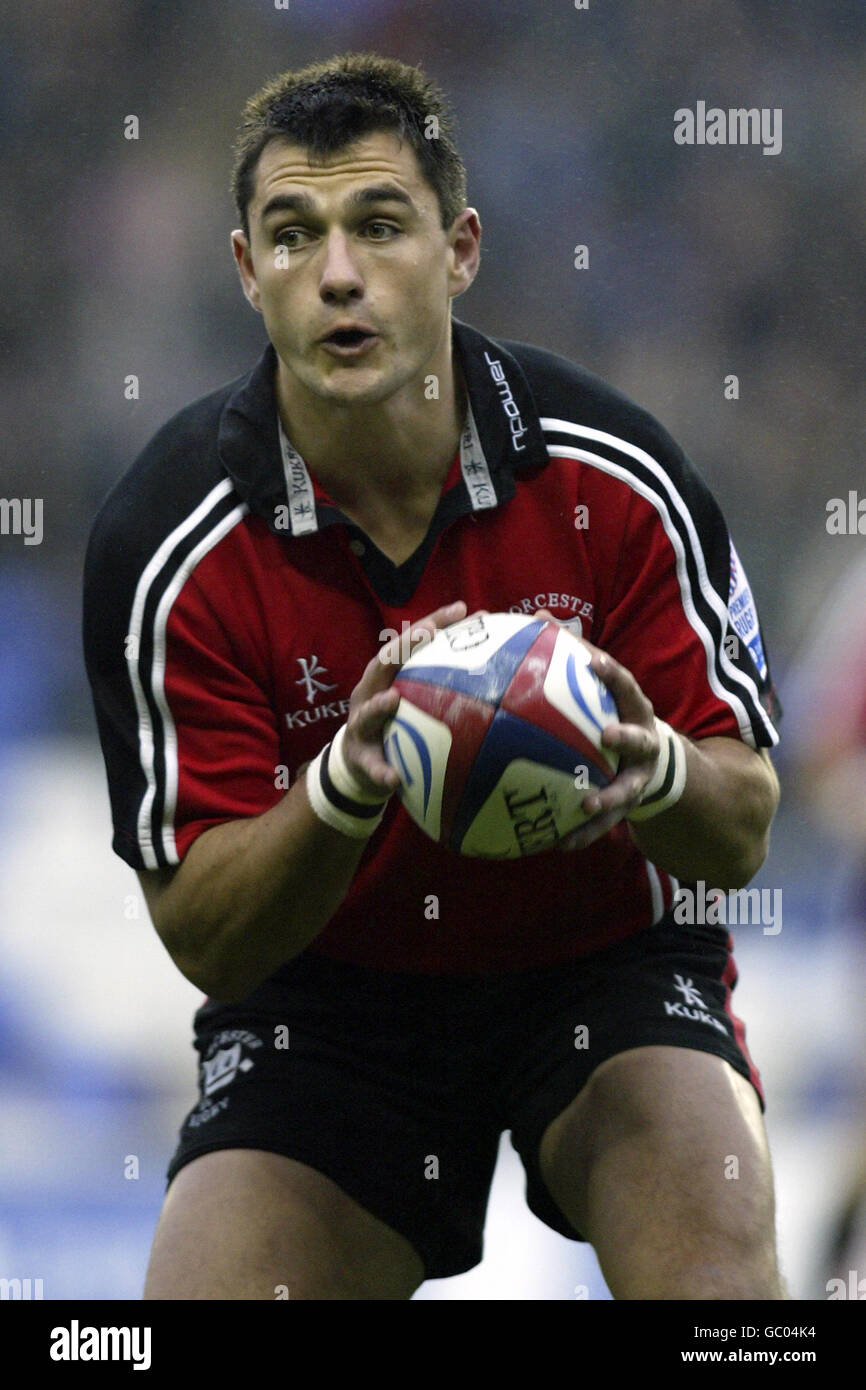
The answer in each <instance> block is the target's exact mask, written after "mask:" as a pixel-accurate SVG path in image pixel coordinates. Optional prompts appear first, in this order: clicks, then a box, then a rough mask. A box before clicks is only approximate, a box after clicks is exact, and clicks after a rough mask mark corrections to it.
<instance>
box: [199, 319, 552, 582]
mask: <svg viewBox="0 0 866 1390" xmlns="http://www.w3.org/2000/svg"><path fill="white" fill-rule="evenodd" d="M451 324H452V345H453V349H454V351H455V353H456V354H459V361H460V365H461V367H462V369H463V375H464V378H465V381H466V387H467V392H468V396H469V405H470V409H471V412H472V417H473V419H474V422H475V425H476V428H477V434H478V442H479V443H480V446H481V451H482V452H483V460H484V463H486V467H487V470H488V472H489V477H490V480H491V482H492V485H493V487H492V500H491V499H490V497H489V496H488V495H486V494H484V493H482V494H481V503H482V507H487V506H498V505H501V503H503V502H505V501H507V500H508V499H509V498H510V497H512V496H513V495H514V474H515V473H516V472H524V471H528V470H530V469H536V468H539V467H543V466H544V465H545V464H546V463H547V459H548V455H547V449H546V446H545V443H544V436H543V434H542V430H541V426H540V424H539V420H538V411H537V409H536V406H535V401H534V399H533V396H532V392H531V390H530V387H529V383H528V382H527V380H526V376H525V375H524V372H523V369H522V367H521V366H520V365H519V363H518V362H517V360H516V358H515V357H513V356H512V354H511V353H509V352H508V351H506V349H505V348H504V347H502V345H501V344H499V343H497V342H496V341H495V340H494V339H492V338H487V337H485V336H484V334H482V333H479V332H478V331H477V330H476V329H474V328H471V327H470V326H469V325H468V324H465V323H462V322H461V321H460V320H459V319H454V318H452V321H451ZM276 366H277V357H276V352H275V351H274V348H273V345H272V344H271V343H268V345H267V347H266V348H265V350H264V352H263V353H262V356H261V357H260V359H259V361H258V362H257V363H256V365H255V367H254V368H253V369H252V371H251V372H250V373H249V375H248V376H246V377H245V378H244V379H243V380H242V381H241V382H240V383H239V385H238V387H237V388H236V389H235V391H234V392H233V393H232V395H231V396H230V397H229V399H228V400H227V402H226V404H225V406H224V407H223V411H222V414H221V416H220V422H219V434H218V443H217V447H218V450H219V455H220V459H221V461H222V463H223V465H224V467H225V469H226V471H227V472H228V474H229V476H230V477H231V478H232V480H233V482H234V485H235V488H236V490H237V492H238V494H239V495H240V497H241V498H242V499H243V500H244V501H245V502H246V503H247V505H248V506H249V508H250V510H251V511H252V512H254V513H256V515H258V516H261V517H262V518H263V519H264V520H265V521H266V522H267V525H268V527H269V529H270V530H271V531H273V532H274V533H275V534H277V535H281V536H283V537H288V538H290V539H291V538H292V536H293V535H294V534H295V527H296V525H297V524H298V523H297V519H295V520H292V521H291V524H289V520H287V513H288V512H289V504H290V501H291V500H292V498H291V496H290V483H289V482H287V472H288V470H287V469H286V468H285V467H284V463H283V453H282V450H281V447H280V434H279V424H278V414H277V401H276ZM301 468H303V464H302V463H301ZM481 471H482V472H483V465H481ZM470 473H471V468H470ZM472 487H473V482H472V478H471V477H470V478H468V479H467V478H466V477H465V476H464V478H463V480H462V482H461V484H460V486H459V487H456V488H452V489H451V490H450V494H456V495H449V499H448V505H447V507H446V509H445V510H446V511H447V513H448V518H447V519H450V518H452V517H453V516H454V515H457V514H459V513H460V512H463V511H473V510H478V509H479V493H478V490H477V489H476V490H475V496H474V498H473V494H472V491H470V489H471V488H472ZM295 500H296V507H298V506H301V503H300V501H298V499H297V497H296V499H295ZM445 501H446V499H444V498H443V503H444V502H445ZM312 513H313V514H312V515H310V509H309V507H308V514H307V518H306V521H305V522H304V527H305V530H306V531H316V530H321V529H322V527H324V526H327V525H329V524H332V523H333V522H343V523H344V524H346V525H347V526H349V527H350V528H352V523H351V522H349V519H348V518H347V517H345V516H344V515H343V513H342V512H340V511H339V510H338V509H337V508H336V507H333V506H328V505H327V504H323V503H322V502H321V501H317V502H316V503H315V504H314V507H313V508H312ZM290 520H291V519H290ZM431 529H432V528H431ZM436 529H437V533H438V530H439V529H441V527H437V528H436ZM354 531H355V533H356V534H360V533H359V532H358V529H357V527H355V528H354ZM416 553H417V552H416ZM384 558H385V557H383V559H384ZM408 563H409V562H407V564H408ZM392 568H398V567H393V566H392ZM399 569H401V570H402V569H405V566H399Z"/></svg>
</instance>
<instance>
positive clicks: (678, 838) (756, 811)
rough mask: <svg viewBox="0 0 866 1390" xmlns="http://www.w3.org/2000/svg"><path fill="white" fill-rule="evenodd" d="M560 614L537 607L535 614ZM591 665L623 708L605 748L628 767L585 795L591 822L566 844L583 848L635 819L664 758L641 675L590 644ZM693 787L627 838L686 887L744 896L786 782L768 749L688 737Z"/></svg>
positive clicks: (731, 739) (688, 783) (633, 826)
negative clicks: (738, 891) (739, 891)
mask: <svg viewBox="0 0 866 1390" xmlns="http://www.w3.org/2000/svg"><path fill="white" fill-rule="evenodd" d="M535 616H536V617H539V618H549V619H552V620H553V621H554V622H555V621H556V619H555V618H553V614H552V613H550V612H548V610H547V609H544V608H543V609H539V611H538V612H537V613H536V615H535ZM586 645H587V647H589V649H590V651H591V653H592V658H591V661H590V665H591V667H592V669H593V670H594V671H595V673H596V675H597V676H598V677H599V678H600V679H601V680H603V681H604V683H605V685H606V686H607V687H608V689H609V690H610V693H611V695H612V696H613V698H614V700H615V701H616V705H617V709H618V710H619V713H620V720H619V721H617V720H613V721H611V723H610V724H608V725H606V726H605V729H604V731H603V733H602V736H601V739H602V743H603V744H604V745H605V747H607V748H612V749H616V751H617V752H618V753H619V755H620V767H619V771H618V773H617V775H616V777H615V778H614V779H613V781H612V782H611V783H610V784H609V785H608V786H607V787H604V788H603V789H602V790H601V791H596V792H587V794H586V796H585V797H584V798H583V802H582V805H583V808H584V810H586V811H588V812H590V815H591V819H590V820H588V821H587V822H586V823H585V825H583V826H581V827H580V829H579V830H575V831H574V832H573V834H572V835H568V836H566V838H565V839H564V840H563V841H562V843H561V846H560V847H561V848H562V849H585V848H586V846H587V845H591V844H592V843H593V842H594V841H595V840H597V839H599V838H600V837H601V836H602V835H606V834H607V832H608V830H610V829H611V827H612V826H614V825H616V824H617V823H618V822H619V821H621V820H623V819H624V817H626V816H627V815H629V814H630V812H631V811H632V810H633V809H634V807H635V806H636V805H637V804H638V802H639V801H640V799H641V796H642V795H643V793H644V790H645V788H646V786H647V784H648V783H649V782H650V780H651V779H652V776H653V773H654V771H655V764H656V761H657V759H658V754H659V741H658V734H657V733H656V729H655V724H654V713H653V707H652V705H651V704H650V701H649V700H648V699H647V697H646V696H645V695H644V693H643V691H642V690H641V689H640V687H639V686H638V683H637V681H636V680H635V679H634V676H632V675H631V673H630V672H629V671H627V670H626V669H625V667H624V666H620V664H619V662H617V661H614V660H613V658H612V657H611V656H609V655H608V654H607V653H605V652H602V651H599V649H598V648H597V647H594V646H593V645H592V643H591V642H587V643H586ZM680 738H681V740H682V744H683V749H684V753H685V787H684V790H683V793H682V795H681V797H680V798H679V800H678V801H676V802H675V803H674V804H673V805H672V806H670V807H668V809H666V810H665V811H663V812H661V813H660V814H659V815H656V816H654V817H653V818H652V819H650V820H644V821H629V834H630V835H631V838H632V840H633V841H634V842H635V844H636V845H637V847H638V849H639V850H640V851H641V853H642V854H644V855H645V856H646V857H647V859H649V860H650V862H651V863H653V864H655V865H656V866H657V867H658V868H660V869H664V870H665V872H667V873H670V874H673V875H674V877H675V878H679V879H682V880H683V881H685V882H691V881H693V880H695V881H696V880H698V879H701V878H703V879H706V881H707V882H708V883H712V884H713V886H714V887H716V888H719V889H721V890H722V891H724V892H727V891H729V890H730V889H734V888H742V887H743V886H744V885H745V884H746V883H748V882H749V880H750V879H751V878H753V877H754V875H755V874H756V873H757V871H758V869H759V868H760V867H761V864H762V863H763V862H764V859H765V858H766V855H767V850H768V848H769V843H770V825H771V823H772V820H773V816H774V815H775V812H776V807H777V806H778V804H779V783H778V779H777V777H776V774H775V771H774V770H773V765H772V763H771V762H770V758H769V755H768V753H767V750H766V749H765V748H762V749H755V748H751V747H749V745H748V744H747V743H744V742H743V741H742V739H740V738H737V737H735V736H733V735H730V736H724V737H722V736H718V737H712V738H705V739H701V740H700V741H698V742H693V741H692V740H690V739H688V738H686V737H685V736H684V735H682V734H681V735H680Z"/></svg>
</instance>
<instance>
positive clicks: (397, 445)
mask: <svg viewBox="0 0 866 1390" xmlns="http://www.w3.org/2000/svg"><path fill="white" fill-rule="evenodd" d="M445 353H446V367H445V369H440V371H439V372H436V371H435V368H433V367H431V370H430V372H429V373H426V374H425V376H424V377H422V378H421V380H420V382H419V383H410V384H409V385H408V386H407V387H405V388H404V389H403V390H402V391H400V392H398V393H397V394H396V395H395V396H393V397H391V398H390V399H389V400H387V401H385V402H380V403H378V404H374V405H361V406H340V405H334V404H333V403H331V402H328V401H321V400H319V399H318V398H316V397H314V396H312V395H311V394H310V393H309V392H308V391H305V390H301V391H299V390H298V389H297V382H296V381H294V380H293V379H290V378H289V376H288V374H287V372H286V370H285V368H284V367H283V364H282V362H280V361H279V359H278V366H277V381H276V390H277V403H278V407H279V411H280V418H281V420H282V423H283V428H284V429H285V431H286V434H287V435H288V437H289V439H290V440H291V442H292V444H293V446H294V448H296V449H297V451H298V453H299V454H300V455H301V457H302V458H303V460H304V462H305V463H306V464H307V466H308V468H309V469H310V472H311V473H312V474H313V476H314V477H315V478H316V479H317V480H318V481H319V482H320V483H321V485H322V487H324V489H325V491H326V492H327V493H328V495H329V496H330V497H331V498H332V499H333V501H334V502H335V503H336V504H337V505H338V506H341V507H345V508H350V507H351V508H360V507H363V506H364V504H365V502H366V503H368V504H370V503H373V504H374V505H375V502H376V501H377V500H378V499H381V500H383V501H384V500H386V499H388V498H391V499H394V500H396V498H397V497H398V496H402V497H405V498H410V497H413V496H414V497H424V496H425V495H429V494H430V493H431V492H433V491H435V492H437V493H438V491H439V489H440V488H441V486H442V484H443V483H444V481H445V478H446V476H447V474H448V469H449V467H450V465H451V461H452V459H453V457H454V453H455V450H456V449H457V446H458V444H459V440H460V433H461V430H462V428H463V424H464V420H465V417H466V409H467V393H466V386H465V382H464V380H463V373H462V371H461V370H460V367H459V364H458V363H457V362H456V360H454V358H453V357H452V353H451V342H450V335H449V340H448V341H447V344H446V345H445ZM431 375H435V376H438V380H439V397H438V399H428V398H427V396H426V395H425V384H424V383H425V381H429V379H430V376H431Z"/></svg>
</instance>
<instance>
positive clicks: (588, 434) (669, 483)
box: [541, 417, 779, 747]
mask: <svg viewBox="0 0 866 1390" xmlns="http://www.w3.org/2000/svg"><path fill="white" fill-rule="evenodd" d="M541 426H542V429H544V430H545V433H546V434H547V433H559V434H564V435H566V436H569V437H571V438H575V437H576V438H579V439H586V440H588V441H591V442H595V443H598V444H600V445H601V446H602V447H607V448H609V449H610V450H611V452H612V453H613V454H614V455H615V457H614V458H608V457H607V456H605V455H602V454H598V453H595V452H593V451H591V450H589V449H586V448H576V447H574V446H571V445H564V444H554V443H551V442H550V440H549V439H548V441H547V449H548V453H550V454H552V455H556V456H557V457H565V458H574V459H578V460H580V461H581V462H583V463H587V464H589V465H590V466H591V467H593V468H598V469H600V470H601V471H602V472H605V473H608V474H610V476H611V477H615V478H619V479H620V480H621V481H623V482H626V483H628V484H629V486H631V487H633V488H634V490H635V491H636V492H638V493H639V494H640V495H641V496H642V497H643V498H644V499H645V500H646V501H648V502H650V503H651V504H652V505H653V506H654V507H655V509H656V511H657V512H658V514H659V517H660V518H661V522H662V525H663V526H664V529H665V533H666V535H667V537H668V539H669V541H670V543H671V545H672V546H673V550H674V554H675V556H676V565H677V578H678V579H679V585H680V593H681V595H682V600H683V609H684V611H685V614H686V616H687V618H688V620H689V623H690V624H691V626H692V628H693V629H694V631H695V632H696V633H697V635H698V636H699V637H700V639H701V642H702V644H703V647H704V650H705V652H706V657H707V677H708V679H709V682H710V685H711V687H712V689H713V691H714V693H715V694H716V695H717V696H718V697H719V699H721V700H724V701H725V703H726V704H728V705H730V707H731V709H732V710H733V712H734V714H735V716H736V719H737V724H738V726H739V729H740V733H741V735H742V737H743V739H744V741H745V742H747V743H748V744H750V745H751V746H752V747H754V746H755V735H754V729H753V722H757V723H758V724H760V725H763V727H764V729H765V730H766V732H767V736H768V737H769V739H770V740H771V742H772V744H773V745H775V744H777V743H778V741H779V735H778V733H777V732H776V729H775V728H774V726H773V724H772V722H771V720H770V718H769V716H768V715H767V713H766V710H765V709H764V707H763V705H762V704H761V701H760V693H759V690H758V686H757V684H756V682H755V680H754V679H753V678H752V677H751V676H750V675H748V674H747V673H746V672H745V671H741V670H739V669H738V668H737V667H736V666H734V664H733V663H732V661H731V659H730V657H729V656H728V653H727V651H726V650H725V647H724V637H725V634H726V632H727V625H728V610H727V604H726V602H725V600H724V599H723V598H722V596H721V595H720V594H719V593H718V592H717V591H716V590H715V589H714V588H713V586H712V584H711V583H710V578H709V574H708V572H707V564H706V558H705V556H704V552H703V547H702V545H701V541H700V537H699V536H698V533H697V530H696V528H695V523H694V518H693V517H692V515H691V512H690V511H689V509H688V507H687V505H686V503H685V501H684V499H683V497H682V495H681V494H680V493H679V491H678V490H677V488H676V486H675V484H674V482H673V480H672V479H671V477H670V475H669V474H668V473H667V471H666V470H665V469H664V468H663V467H662V466H661V465H660V464H659V463H658V462H657V461H656V460H655V459H654V458H652V456H651V455H650V454H648V453H646V452H645V450H643V449H640V448H639V447H638V446H637V445H635V444H632V443H631V442H630V441H629V440H625V439H619V438H617V436H615V435H612V434H607V433H605V432H604V431H603V430H596V429H591V428H589V427H588V426H585V425H576V424H574V423H572V422H571V421H569V420H558V419H553V418H549V417H546V418H544V419H542V421H541ZM635 465H638V467H636V466H635ZM690 564H691V567H692V568H693V569H694V575H695V578H696V580H697V583H695V582H694V579H693V578H692V577H691V576H690V574H689V567H690ZM699 607H700V609H701V612H699V611H698V609H699ZM711 629H712V631H711Z"/></svg>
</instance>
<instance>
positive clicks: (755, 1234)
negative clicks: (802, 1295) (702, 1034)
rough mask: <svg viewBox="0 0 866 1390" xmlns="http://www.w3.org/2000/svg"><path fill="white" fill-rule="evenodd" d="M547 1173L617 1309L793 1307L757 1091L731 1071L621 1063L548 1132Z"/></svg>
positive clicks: (607, 1067) (675, 1059) (695, 1063)
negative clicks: (746, 1302) (737, 1303)
mask: <svg viewBox="0 0 866 1390" xmlns="http://www.w3.org/2000/svg"><path fill="white" fill-rule="evenodd" d="M540 1160H541V1165H542V1173H543V1175H544V1177H545V1181H546V1182H547V1185H548V1187H549V1189H550V1191H551V1194H552V1196H553V1197H554V1200H555V1201H557V1203H558V1204H559V1206H560V1208H561V1209H562V1210H563V1211H564V1212H565V1214H566V1215H567V1216H568V1218H569V1220H570V1221H571V1222H572V1224H573V1225H575V1227H576V1228H577V1229H578V1230H580V1231H581V1232H582V1233H583V1234H584V1235H585V1236H586V1237H587V1239H589V1240H590V1241H591V1242H592V1244H593V1246H594V1247H595V1250H596V1253H597V1254H598V1257H599V1262H600V1264H601V1267H602V1270H603V1272H604V1274H605V1277H606V1279H607V1282H608V1286H609V1287H610V1289H611V1292H612V1293H613V1294H614V1296H615V1297H617V1298H645V1299H657V1298H683V1299H688V1298H694V1299H715V1298H759V1299H767V1298H784V1297H785V1296H786V1295H785V1292H784V1289H783V1286H782V1284H781V1281H780V1278H779V1274H778V1269H777V1264H776V1250H775V1245H776V1242H775V1204H774V1196H773V1180H772V1171H771V1167H770V1161H769V1152H768V1149H767V1144H766V1136H765V1134H764V1127H763V1121H762V1118H761V1114H760V1106H759V1105H758V1102H757V1097H756V1096H755V1094H754V1091H753V1090H752V1088H751V1086H750V1084H749V1083H748V1082H747V1081H745V1079H744V1078H742V1077H740V1076H739V1075H738V1074H737V1073H736V1072H734V1071H733V1069H732V1068H730V1067H729V1066H728V1065H727V1064H726V1063H724V1062H722V1060H721V1059H720V1058H717V1057H712V1056H709V1055H708V1054H698V1053H695V1052H693V1051H690V1050H687V1049H680V1050H679V1051H677V1050H676V1049H673V1048H661V1047H654V1048H645V1049H635V1050H633V1051H631V1052H629V1053H624V1054H620V1055H619V1056H618V1057H615V1058H612V1059H610V1061H609V1063H607V1064H604V1065H602V1067H600V1068H599V1069H598V1071H597V1072H596V1073H594V1075H593V1077H592V1078H591V1080H590V1082H589V1083H588V1085H587V1086H586V1087H585V1088H584V1091H582V1092H581V1094H580V1095H579V1096H578V1097H577V1098H576V1099H575V1101H573V1102H572V1104H571V1105H570V1106H569V1107H567V1108H566V1110H565V1111H563V1112H562V1114H561V1115H560V1116H558V1117H557V1119H556V1120H555V1121H554V1122H553V1123H552V1124H551V1125H550V1126H549V1127H548V1130H547V1131H546V1133H545V1135H544V1137H543V1139H542V1145H541V1151H540Z"/></svg>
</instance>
